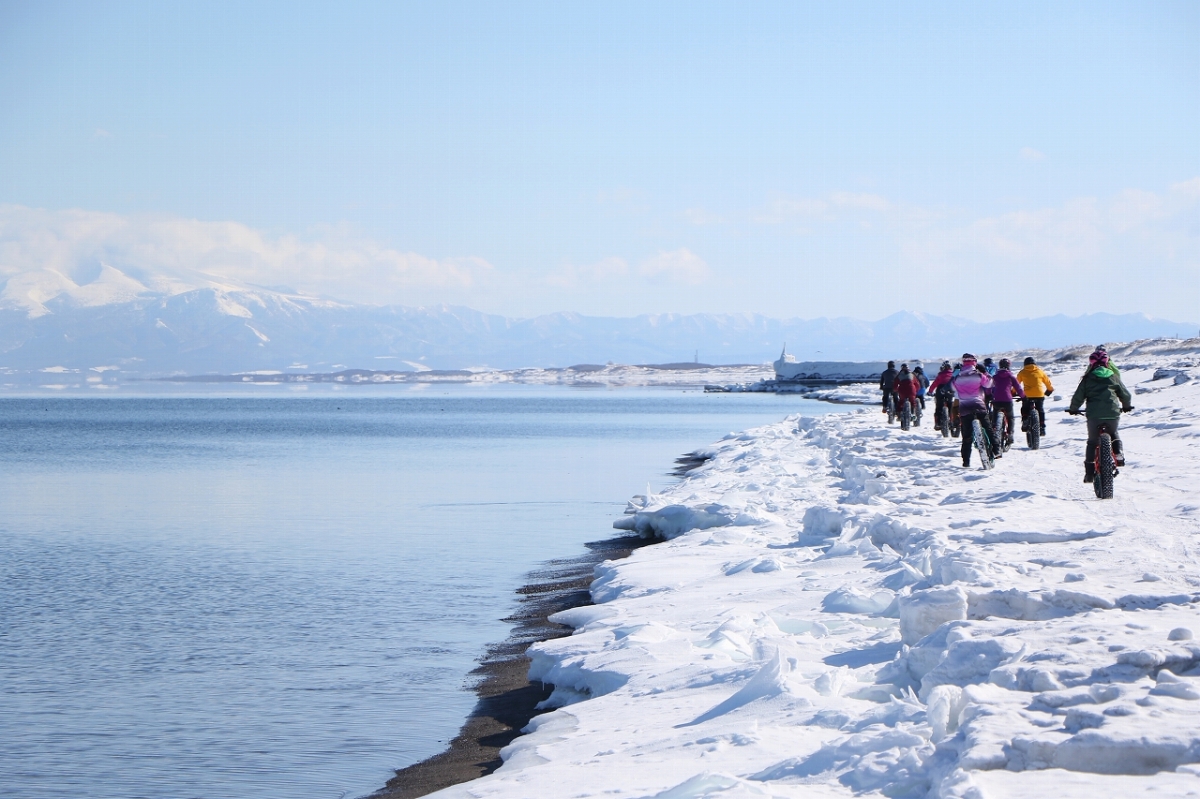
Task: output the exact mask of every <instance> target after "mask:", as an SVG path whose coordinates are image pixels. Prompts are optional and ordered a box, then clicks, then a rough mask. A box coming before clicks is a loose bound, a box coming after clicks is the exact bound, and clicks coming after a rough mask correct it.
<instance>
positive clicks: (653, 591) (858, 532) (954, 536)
mask: <svg viewBox="0 0 1200 799" xmlns="http://www.w3.org/2000/svg"><path fill="white" fill-rule="evenodd" d="M1114 349H1115V348H1114ZM1172 349H1174V350H1175V351H1171V350H1172ZM1123 351H1124V352H1125V353H1126V355H1125V357H1123V358H1122V359H1121V360H1120V361H1118V364H1119V366H1120V367H1121V370H1122V374H1123V376H1124V379H1125V382H1126V384H1127V385H1128V386H1129V388H1130V390H1131V391H1133V392H1134V404H1135V406H1136V410H1135V411H1134V412H1133V413H1132V414H1130V415H1127V416H1126V417H1124V418H1123V419H1122V424H1121V432H1122V437H1123V439H1124V440H1125V442H1126V451H1127V453H1128V466H1127V467H1125V468H1124V469H1122V471H1121V474H1120V476H1119V477H1118V478H1117V481H1116V498H1115V499H1112V500H1105V501H1101V500H1097V499H1095V497H1094V494H1093V492H1092V489H1091V487H1090V486H1089V485H1084V484H1083V483H1082V482H1081V476H1082V468H1081V465H1082V464H1081V461H1082V452H1083V446H1084V437H1085V426H1084V423H1083V421H1082V419H1081V418H1079V417H1071V416H1068V415H1066V414H1064V413H1063V412H1062V411H1063V409H1064V408H1065V407H1066V400H1067V399H1068V398H1069V396H1070V393H1071V392H1072V391H1073V390H1074V388H1075V385H1076V383H1077V379H1078V376H1079V374H1080V372H1081V371H1082V369H1081V364H1080V361H1078V360H1066V361H1062V362H1059V363H1056V364H1050V365H1049V368H1048V371H1049V372H1050V374H1051V377H1052V379H1053V380H1054V381H1055V384H1056V388H1058V393H1059V396H1060V397H1062V399H1059V400H1051V401H1049V402H1048V403H1047V416H1048V425H1047V428H1048V432H1049V436H1048V437H1047V438H1046V439H1043V443H1042V449H1041V450H1039V451H1029V450H1027V449H1026V448H1025V446H1024V444H1023V442H1019V443H1018V444H1017V445H1015V446H1014V447H1013V449H1012V450H1011V451H1010V452H1009V453H1008V454H1007V455H1005V457H1004V458H1003V459H1002V460H1000V461H999V462H998V463H997V465H996V468H995V470H993V471H989V472H984V471H981V470H978V469H964V468H963V467H962V466H961V462H960V459H959V454H958V447H959V442H958V440H956V439H943V438H942V437H941V436H940V435H938V434H936V433H934V432H933V431H932V430H931V429H930V428H929V427H928V426H924V427H921V428H919V429H916V430H914V431H912V432H909V433H903V432H901V431H900V430H899V429H898V428H897V427H889V426H887V424H886V423H885V422H884V420H883V419H882V417H881V414H880V413H879V412H878V410H877V409H875V408H867V409H860V410H857V411H854V412H849V413H846V414H839V415H834V416H824V417H821V418H819V419H811V418H803V417H791V418H789V419H787V420H785V421H783V422H781V423H779V424H775V425H770V426H767V427H761V428H757V429H754V430H750V431H748V432H744V433H741V434H733V435H730V436H728V437H726V439H725V440H723V441H721V442H719V443H717V444H716V445H714V446H712V447H711V448H710V449H709V450H707V451H706V453H705V454H707V455H708V456H710V459H709V460H708V461H707V462H706V463H705V464H704V465H702V466H700V467H698V468H697V469H695V470H694V471H692V472H691V473H690V474H689V476H688V477H686V478H685V479H683V480H682V481H681V482H679V483H678V484H676V485H675V486H673V487H671V488H670V489H669V490H666V491H664V492H663V493H661V494H655V495H647V496H641V497H636V498H635V499H634V500H633V501H632V502H631V503H630V506H629V509H628V511H629V513H628V515H627V516H626V517H625V518H624V519H622V520H620V521H619V522H618V523H617V526H618V527H621V528H623V529H632V530H636V531H638V532H640V533H642V534H644V535H656V536H661V537H663V538H665V539H667V540H665V541H664V542H663V543H661V544H659V545H657V546H652V547H646V548H643V549H640V550H637V551H636V552H635V553H634V554H633V555H632V556H631V557H630V558H628V559H627V560H622V561H616V562H609V563H606V564H602V565H601V566H599V567H597V572H596V574H597V579H596V581H595V583H594V584H593V586H592V594H593V597H594V599H595V601H596V604H595V605H594V606H589V607H582V608H577V609H574V610H570V611H566V612H563V613H561V614H559V615H558V616H557V617H556V620H558V621H561V622H564V623H567V624H570V625H572V626H574V627H575V628H576V629H575V633H574V635H572V636H569V637H567V638H563V639H558V640H554V641H548V642H545V643H541V644H538V645H536V646H535V647H533V649H532V650H531V654H532V658H533V662H532V667H531V674H532V676H533V677H534V678H535V679H537V678H541V679H543V680H545V681H547V682H551V683H553V684H554V685H555V686H556V690H555V692H554V694H553V696H552V697H551V698H550V700H549V703H550V705H551V706H552V707H557V709H555V710H553V711H552V712H548V713H545V714H543V715H541V716H538V717H536V718H535V719H534V720H533V721H532V722H531V724H530V725H529V727H528V734H527V735H525V736H523V737H521V738H518V739H517V740H516V741H515V742H514V743H513V744H512V745H510V746H509V747H507V748H506V749H505V750H504V752H503V757H504V760H505V762H504V765H503V766H502V767H501V768H500V769H499V770H498V771H496V772H495V773H494V774H492V775H490V776H488V777H485V778H482V779H479V780H476V781H473V782H470V783H465V784H463V785H459V786H455V787H453V788H449V789H446V790H444V791H442V792H440V793H439V794H437V795H438V796H441V797H514V798H515V797H533V796H536V797H586V796H606V797H658V798H659V799H668V798H670V799H699V798H700V797H835V796H836V797H844V796H854V795H885V796H894V797H942V798H944V799H993V798H1000V797H1013V798H1014V799H1015V798H1016V797H1030V796H1055V797H1081V798H1086V799H1094V797H1097V796H1131V795H1139V796H1140V795H1150V794H1153V795H1155V796H1200V640H1198V639H1197V638H1196V635H1197V634H1200V568H1198V566H1200V458H1198V457H1197V454H1196V448H1197V447H1200V351H1196V350H1195V349H1190V350H1189V349H1186V348H1182V347H1178V346H1172V345H1168V344H1166V343H1160V344H1158V345H1155V344H1153V343H1151V344H1143V345H1139V347H1132V346H1131V347H1127V348H1125V349H1124V350H1123ZM1066 355H1070V353H1067V354H1066ZM1083 363H1086V361H1083Z"/></svg>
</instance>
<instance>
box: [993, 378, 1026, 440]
mask: <svg viewBox="0 0 1200 799" xmlns="http://www.w3.org/2000/svg"><path fill="white" fill-rule="evenodd" d="M1011 366H1012V364H1011V363H1010V362H1009V360H1008V358H1001V359H1000V368H999V369H998V370H996V374H995V376H993V377H992V427H993V428H995V426H996V419H997V417H998V416H999V415H1000V414H1004V417H1005V418H1006V419H1008V432H1009V435H1012V430H1013V397H1020V398H1021V399H1025V389H1023V388H1021V381H1019V380H1017V376H1016V375H1014V374H1013V373H1012V370H1011V369H1010V368H1009V367H1011ZM1000 445H1001V447H1003V446H1004V442H1003V441H1001V442H1000Z"/></svg>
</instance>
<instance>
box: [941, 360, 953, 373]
mask: <svg viewBox="0 0 1200 799" xmlns="http://www.w3.org/2000/svg"><path fill="white" fill-rule="evenodd" d="M952 368H953V367H952V366H950V362H949V361H942V371H943V372H944V371H946V370H947V369H952Z"/></svg>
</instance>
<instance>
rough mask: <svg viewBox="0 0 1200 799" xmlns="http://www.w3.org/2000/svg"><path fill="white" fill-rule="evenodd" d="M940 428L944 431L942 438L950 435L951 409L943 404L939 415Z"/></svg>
mask: <svg viewBox="0 0 1200 799" xmlns="http://www.w3.org/2000/svg"><path fill="white" fill-rule="evenodd" d="M937 426H938V430H940V431H941V432H942V438H949V437H950V409H949V408H947V407H945V406H943V407H942V409H941V410H940V411H938V415H937Z"/></svg>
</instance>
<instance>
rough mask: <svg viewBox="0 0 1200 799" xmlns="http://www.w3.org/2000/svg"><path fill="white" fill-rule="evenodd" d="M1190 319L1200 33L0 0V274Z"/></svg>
mask: <svg viewBox="0 0 1200 799" xmlns="http://www.w3.org/2000/svg"><path fill="white" fill-rule="evenodd" d="M100 260H104V261H105V262H106V263H110V264H111V265H113V266H116V267H117V268H120V269H124V270H126V271H130V272H131V273H136V274H144V273H147V272H151V271H155V270H162V271H164V272H168V273H173V274H182V273H184V272H187V271H189V270H193V271H194V270H199V271H204V272H206V273H209V274H220V275H223V276H225V277H228V278H229V279H231V280H234V279H236V280H242V281H246V282H251V283H258V284H263V285H288V286H292V287H295V288H297V289H299V290H305V291H312V292H319V293H322V294H326V295H330V296H335V297H344V298H347V299H352V300H358V301H368V302H394V303H402V304H409V305H420V304H432V303H439V302H449V303H455V304H463V305H469V306H471V307H475V308H479V309H481V310H486V311H492V312H498V313H503V314H507V315H510V316H529V315H533V314H537V313H544V312H550V311H557V310H570V311H578V312H581V313H586V314H604V315H632V314H637V313H648V312H668V311H670V312H681V313H691V312H761V313H766V314H768V315H771V316H777V317H790V316H802V317H813V316H824V315H849V316H858V317H863V318H878V317H881V316H884V315H886V314H889V313H892V312H894V311H899V310H912V311H925V312H931V313H949V314H953V315H957V316H964V317H971V318H976V319H980V320H990V319H1000V318H1015V317H1023V316H1034V315H1042V314H1051V313H1060V312H1061V313H1067V314H1080V313H1087V312H1090V311H1096V310H1106V311H1112V312H1129V311H1141V312H1145V313H1149V314H1151V315H1156V316H1163V317H1168V318H1174V319H1179V320H1186V321H1193V320H1196V319H1197V318H1198V317H1200V312H1198V311H1200V4H1197V3H1194V2H1182V3H1155V2H1149V3H1147V2H1137V3H1067V2H1058V3H1050V4H1046V3H1013V2H1003V3H999V2H997V3H967V4H963V3H899V2H894V3H885V2H875V3H821V4H816V3H695V2H688V3H644V2H636V3H614V2H603V3H583V2H580V3H454V2H439V3H410V4H402V3H363V2H358V3H355V2H342V3H302V2H282V3H271V2H251V3H245V2H238V3H220V2H204V3H199V2H197V3H176V2H124V3H96V2H76V3H55V2H13V1H12V0H0V278H2V277H4V276H6V275H11V274H14V273H16V272H20V271H26V270H31V269H37V268H44V267H46V266H51V267H53V268H56V269H59V270H60V271H63V272H64V273H68V274H71V275H72V276H74V277H76V278H77V279H79V280H82V279H85V278H86V276H87V275H88V274H91V273H94V271H95V269H96V264H98V263H99V261H100Z"/></svg>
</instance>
